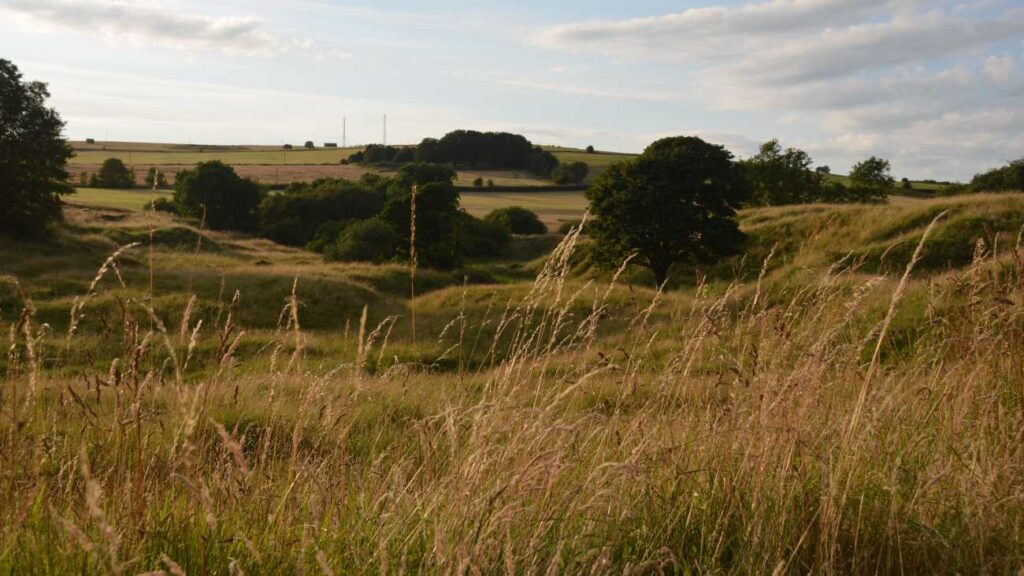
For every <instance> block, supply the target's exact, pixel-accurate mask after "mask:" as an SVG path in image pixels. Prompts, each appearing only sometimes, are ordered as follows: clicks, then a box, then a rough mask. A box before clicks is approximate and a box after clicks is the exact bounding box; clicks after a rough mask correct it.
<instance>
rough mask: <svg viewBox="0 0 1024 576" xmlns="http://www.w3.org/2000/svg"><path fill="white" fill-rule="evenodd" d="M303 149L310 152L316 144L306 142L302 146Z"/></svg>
mask: <svg viewBox="0 0 1024 576" xmlns="http://www.w3.org/2000/svg"><path fill="white" fill-rule="evenodd" d="M303 147H305V148H308V149H310V150H312V149H313V148H316V144H313V141H312V140H306V143H305V144H303Z"/></svg>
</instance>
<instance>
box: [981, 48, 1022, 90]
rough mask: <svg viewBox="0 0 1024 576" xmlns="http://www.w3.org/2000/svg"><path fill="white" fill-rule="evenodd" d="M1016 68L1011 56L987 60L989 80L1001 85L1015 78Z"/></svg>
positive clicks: (992, 57) (991, 57) (994, 57)
mask: <svg viewBox="0 0 1024 576" xmlns="http://www.w3.org/2000/svg"><path fill="white" fill-rule="evenodd" d="M1016 67H1017V65H1016V63H1015V62H1014V61H1013V56H1010V55H1009V54H1003V55H1002V56H989V57H988V58H986V59H985V75H986V76H988V78H989V80H991V81H993V82H998V83H1000V84H1005V83H1007V82H1009V81H1010V79H1011V78H1013V74H1014V72H1015V71H1016Z"/></svg>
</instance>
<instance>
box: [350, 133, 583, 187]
mask: <svg viewBox="0 0 1024 576" xmlns="http://www.w3.org/2000/svg"><path fill="white" fill-rule="evenodd" d="M348 161H349V162H353V163H362V164H406V163H410V162H429V163H433V164H450V165H452V166H453V167H455V168H471V169H483V170H524V171H527V172H530V173H531V174H536V175H537V176H541V177H543V178H550V177H552V175H556V176H558V177H561V178H564V179H566V182H565V183H570V184H576V183H579V182H582V181H583V178H585V177H586V169H583V171H582V177H579V179H578V180H574V181H571V182H570V181H568V179H570V178H576V177H578V174H579V171H580V170H581V169H580V167H579V166H574V168H573V170H570V171H569V172H565V173H559V174H556V169H557V168H558V167H559V162H558V158H556V157H555V155H554V154H552V153H551V152H548V151H547V150H544V149H543V148H541V147H539V146H535V145H534V144H533V143H531V142H530V141H529V140H527V139H526V137H524V136H521V135H519V134H510V133H508V132H477V131H475V130H455V131H453V132H449V133H448V134H445V135H444V136H443V137H441V138H440V139H438V138H424V139H423V141H422V142H420V143H419V144H418V145H416V146H384V145H381V144H371V145H369V146H367V147H366V148H365V149H364V150H362V151H360V152H356V153H355V154H352V155H351V156H349V157H348ZM573 164H582V163H573ZM583 165H584V166H586V165H585V164H583Z"/></svg>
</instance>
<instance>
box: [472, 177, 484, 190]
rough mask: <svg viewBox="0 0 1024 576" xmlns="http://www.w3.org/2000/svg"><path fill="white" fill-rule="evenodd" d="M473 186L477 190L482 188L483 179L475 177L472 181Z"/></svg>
mask: <svg viewBox="0 0 1024 576" xmlns="http://www.w3.org/2000/svg"><path fill="white" fill-rule="evenodd" d="M473 186H476V187H477V188H483V186H484V179H483V177H481V176H477V177H476V178H475V179H474V180H473Z"/></svg>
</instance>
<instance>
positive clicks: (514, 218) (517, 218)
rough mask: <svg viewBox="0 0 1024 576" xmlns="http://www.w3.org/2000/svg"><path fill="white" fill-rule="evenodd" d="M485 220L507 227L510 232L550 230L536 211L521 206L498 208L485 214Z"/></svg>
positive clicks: (524, 232) (529, 232) (534, 232)
mask: <svg viewBox="0 0 1024 576" xmlns="http://www.w3.org/2000/svg"><path fill="white" fill-rule="evenodd" d="M484 220H486V221H487V222H493V223H494V224H497V225H499V226H501V227H503V228H505V229H506V230H508V232H509V233H510V234H525V235H531V234H546V233H547V231H548V227H547V226H545V225H544V223H543V222H541V221H540V218H538V217H537V214H536V213H535V212H533V211H531V210H527V209H526V208H523V207H521V206H509V207H507V208H498V209H497V210H494V211H492V212H491V213H490V214H488V215H487V216H485V217H484Z"/></svg>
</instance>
